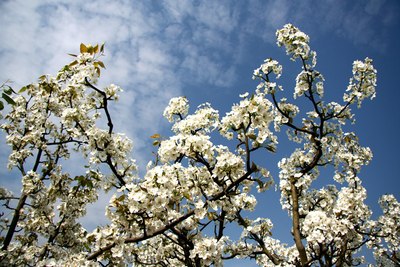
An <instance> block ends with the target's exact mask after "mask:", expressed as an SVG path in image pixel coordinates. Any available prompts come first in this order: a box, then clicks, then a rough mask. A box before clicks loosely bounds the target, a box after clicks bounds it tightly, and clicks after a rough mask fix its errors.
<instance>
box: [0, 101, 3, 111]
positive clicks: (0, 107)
mask: <svg viewBox="0 0 400 267" xmlns="http://www.w3.org/2000/svg"><path fill="white" fill-rule="evenodd" d="M3 109H4V104H3V102H2V101H0V110H3Z"/></svg>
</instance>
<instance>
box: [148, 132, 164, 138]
mask: <svg viewBox="0 0 400 267" xmlns="http://www.w3.org/2000/svg"><path fill="white" fill-rule="evenodd" d="M160 137H161V136H160V135H159V134H157V133H156V134H153V135H152V136H150V138H153V139H156V138H160Z"/></svg>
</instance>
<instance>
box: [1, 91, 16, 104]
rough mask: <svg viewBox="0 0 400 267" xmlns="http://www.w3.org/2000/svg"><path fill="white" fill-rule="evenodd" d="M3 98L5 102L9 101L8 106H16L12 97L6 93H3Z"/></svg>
mask: <svg viewBox="0 0 400 267" xmlns="http://www.w3.org/2000/svg"><path fill="white" fill-rule="evenodd" d="M1 97H2V98H3V99H4V100H5V101H7V103H8V104H10V105H15V101H14V100H13V99H12V98H11V97H9V96H8V95H6V94H5V93H2V94H1Z"/></svg>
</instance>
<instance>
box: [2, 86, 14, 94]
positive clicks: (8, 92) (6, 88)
mask: <svg viewBox="0 0 400 267" xmlns="http://www.w3.org/2000/svg"><path fill="white" fill-rule="evenodd" d="M3 91H4V93H6V94H7V95H11V94H12V93H15V92H14V90H13V89H12V88H11V86H9V85H4V89H3Z"/></svg>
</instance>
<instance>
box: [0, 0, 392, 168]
mask: <svg viewBox="0 0 400 267" xmlns="http://www.w3.org/2000/svg"><path fill="white" fill-rule="evenodd" d="M349 3H350V2H348V1H336V0H335V1H332V0H331V1H327V2H326V3H321V2H319V1H310V0H304V1H296V2H292V1H286V0H285V1H281V0H270V1H258V0H252V1H248V2H245V3H241V2H233V1H227V0H226V1H199V2H197V3H194V2H192V1H162V2H161V1H151V2H150V1H129V0H113V1H108V0H97V1H79V0H73V1H69V0H58V1H57V0H43V1H40V0H30V1H25V0H14V1H5V2H2V3H0V12H1V14H2V15H1V16H0V25H1V28H0V36H2V41H1V42H0V68H1V69H0V82H3V81H5V80H7V79H11V80H13V81H15V86H16V87H18V86H22V85H25V84H27V83H30V82H33V81H35V79H36V77H38V76H40V75H41V74H43V73H51V74H55V73H56V71H57V70H58V69H59V68H60V67H62V65H63V64H66V63H68V61H69V60H70V58H69V57H68V56H67V55H66V54H67V53H76V52H77V50H78V47H79V43H80V42H84V43H92V44H94V43H99V42H105V43H106V57H105V58H104V62H105V63H106V67H107V69H106V70H105V71H103V73H104V76H103V79H102V80H101V85H107V84H109V83H116V84H118V85H121V86H122V87H123V88H124V90H125V92H124V93H123V94H122V95H121V99H120V101H119V102H118V103H117V104H116V105H114V106H113V111H114V113H113V114H114V122H115V125H116V127H115V129H116V130H117V131H120V132H125V133H127V135H128V136H129V137H131V138H132V139H134V141H135V142H134V144H135V147H136V150H135V151H136V153H135V157H136V158H138V161H139V163H141V164H143V163H145V162H146V160H147V159H148V158H149V157H150V156H151V153H150V152H149V151H148V150H147V149H148V145H147V144H150V140H149V139H148V136H150V135H151V134H153V133H155V132H158V131H159V129H160V128H161V127H162V126H165V124H163V123H162V118H161V114H162V110H163V108H164V107H165V105H166V104H167V103H168V100H169V98H170V97H172V96H176V95H181V94H183V93H184V91H185V90H186V89H185V88H190V86H191V85H192V84H193V83H195V84H201V85H205V86H207V85H210V86H219V87H231V86H232V85H233V84H234V83H235V81H236V79H237V78H236V77H237V73H236V72H237V70H236V65H235V63H236V61H237V60H238V58H239V57H244V53H245V52H244V48H243V47H245V46H246V44H248V43H247V42H248V40H247V37H249V36H250V37H254V36H259V37H261V38H262V39H263V40H264V41H265V42H266V43H274V42H275V40H274V33H275V30H276V29H277V28H279V27H281V26H282V25H283V24H285V23H288V22H292V23H295V24H296V23H299V24H302V25H306V26H309V28H310V29H315V31H322V32H332V33H334V34H339V35H341V36H344V37H346V38H348V39H349V40H351V41H353V42H354V43H356V44H363V45H372V46H374V47H382V46H383V45H384V39H385V38H384V36H385V34H387V33H386V32H385V30H382V31H380V32H377V31H376V28H377V27H371V24H373V23H378V24H379V25H382V28H383V29H384V26H385V25H389V24H390V23H392V22H393V21H394V19H395V18H396V14H397V13H396V12H398V10H397V9H396V8H391V7H392V6H391V5H390V4H388V3H387V2H386V3H384V2H380V1H376V0H370V1H368V2H365V3H364V2H363V3H356V4H354V3H353V2H351V4H349ZM383 12H385V14H386V15H385V16H380V14H382V13H383ZM310 34H312V33H310ZM260 45H266V44H265V43H263V44H260ZM246 52H248V51H246ZM2 151H4V150H2ZM1 156H2V159H1V160H5V159H4V158H5V156H4V155H3V154H1Z"/></svg>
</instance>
